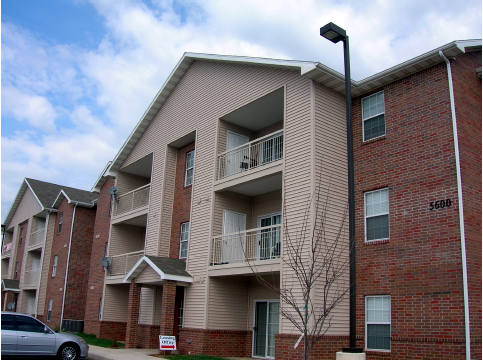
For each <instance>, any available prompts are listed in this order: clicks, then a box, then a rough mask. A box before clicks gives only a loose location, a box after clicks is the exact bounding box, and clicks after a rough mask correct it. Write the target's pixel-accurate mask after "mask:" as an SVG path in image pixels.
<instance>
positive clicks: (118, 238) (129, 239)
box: [109, 224, 146, 256]
mask: <svg viewBox="0 0 483 360" xmlns="http://www.w3.org/2000/svg"><path fill="white" fill-rule="evenodd" d="M145 234H146V228H145V227H142V226H135V225H127V224H116V225H112V227H111V237H110V239H109V256H116V255H120V254H126V253H130V252H133V251H140V250H143V249H144V237H145Z"/></svg>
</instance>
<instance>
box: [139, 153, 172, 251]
mask: <svg viewBox="0 0 483 360" xmlns="http://www.w3.org/2000/svg"><path fill="white" fill-rule="evenodd" d="M177 156H178V149H176V148H174V147H172V146H167V151H166V169H165V172H164V173H165V176H164V193H163V203H162V212H161V214H162V216H161V219H160V222H161V229H160V233H159V245H158V246H159V250H158V251H157V254H153V255H157V256H165V257H169V245H170V241H171V223H172V221H171V220H172V215H173V199H174V188H175V178H176V159H177ZM153 221H156V220H153ZM146 250H147V249H146ZM149 250H151V248H150V249H149ZM146 254H147V255H151V254H150V253H148V252H146Z"/></svg>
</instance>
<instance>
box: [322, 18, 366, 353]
mask: <svg viewBox="0 0 483 360" xmlns="http://www.w3.org/2000/svg"><path fill="white" fill-rule="evenodd" d="M320 35H321V36H323V37H324V38H326V39H327V40H330V41H332V42H333V43H334V44H335V43H338V42H339V41H341V40H342V42H343V43H344V69H345V103H346V127H347V130H346V131H347V167H348V187H349V262H350V265H349V273H350V275H349V278H350V280H349V281H350V301H349V303H350V322H349V339H350V340H349V348H344V350H343V351H344V352H349V353H362V349H360V348H356V248H355V235H356V231H355V223H356V215H355V202H354V151H353V139H352V103H351V101H352V100H351V71H350V58H349V36H347V35H346V33H345V30H344V29H342V28H340V27H338V26H337V25H335V24H334V23H331V22H330V23H328V24H327V25H325V26H323V27H321V28H320Z"/></svg>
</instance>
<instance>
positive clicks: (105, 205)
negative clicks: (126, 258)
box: [84, 178, 114, 336]
mask: <svg viewBox="0 0 483 360" xmlns="http://www.w3.org/2000/svg"><path fill="white" fill-rule="evenodd" d="M111 186H114V179H112V178H108V179H107V180H106V182H105V183H104V185H103V186H102V188H101V191H100V193H99V197H98V200H97V212H96V220H95V224H94V236H93V240H92V251H91V259H90V270H89V282H88V286H87V300H86V311H85V323H84V332H85V333H87V334H95V335H97V336H99V334H100V325H99V320H98V319H99V304H100V299H101V298H102V291H103V286H104V268H103V266H102V265H101V258H102V257H104V256H105V249H106V243H107V242H108V240H109V225H110V219H111V216H110V214H109V211H110V207H111V195H110V194H109V193H108V192H107V189H109V188H110V187H111Z"/></svg>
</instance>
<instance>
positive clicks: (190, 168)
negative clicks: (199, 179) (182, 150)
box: [184, 149, 195, 187]
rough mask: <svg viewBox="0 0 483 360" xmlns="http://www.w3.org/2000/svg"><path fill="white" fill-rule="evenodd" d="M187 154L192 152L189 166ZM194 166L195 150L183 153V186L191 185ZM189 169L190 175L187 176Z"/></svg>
mask: <svg viewBox="0 0 483 360" xmlns="http://www.w3.org/2000/svg"><path fill="white" fill-rule="evenodd" d="M189 154H193V164H192V165H191V166H189V164H188V156H189ZM194 168H195V150H194V149H193V150H191V151H188V152H187V153H186V155H185V170H184V186H185V187H187V186H191V185H193V175H194ZM190 170H191V175H190V177H188V172H189V171H190ZM188 179H189V181H190V183H189V184H188V182H187V181H188Z"/></svg>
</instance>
